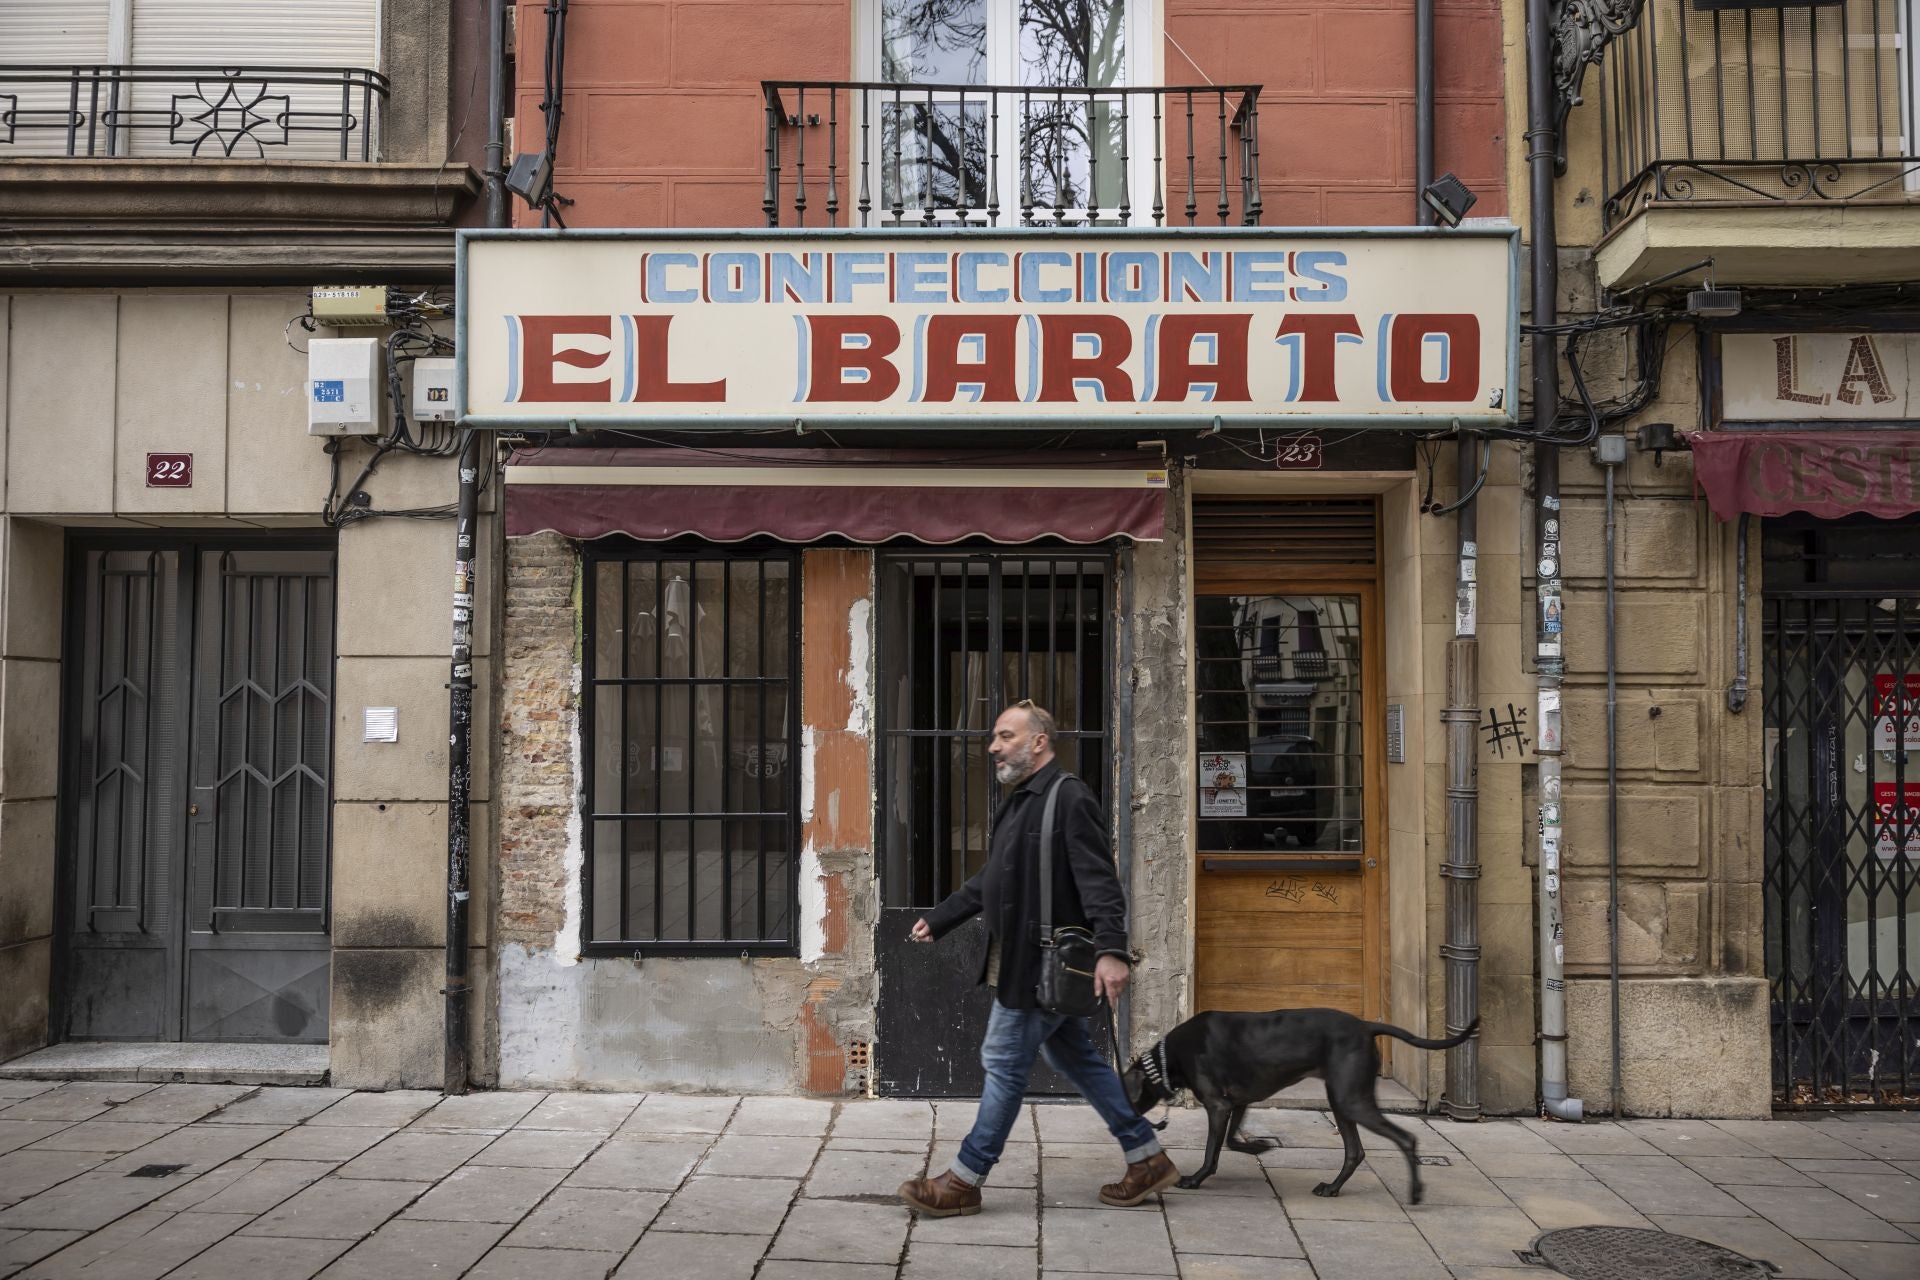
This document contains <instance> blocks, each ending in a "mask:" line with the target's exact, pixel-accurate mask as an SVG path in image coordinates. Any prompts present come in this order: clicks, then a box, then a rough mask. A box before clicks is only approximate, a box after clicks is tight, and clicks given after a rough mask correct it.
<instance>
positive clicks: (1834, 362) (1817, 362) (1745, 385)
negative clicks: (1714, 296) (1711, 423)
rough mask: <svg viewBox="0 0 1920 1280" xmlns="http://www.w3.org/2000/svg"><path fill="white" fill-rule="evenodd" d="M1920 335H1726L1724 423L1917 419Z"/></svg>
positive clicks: (1722, 353)
mask: <svg viewBox="0 0 1920 1280" xmlns="http://www.w3.org/2000/svg"><path fill="white" fill-rule="evenodd" d="M1916 344H1920V333H1729V334H1723V335H1722V336H1721V338H1720V368H1721V379H1722V384H1723V388H1724V390H1723V407H1722V410H1721V419H1722V421H1725V422H1814V421H1819V422H1825V421H1847V422H1898V421H1901V420H1903V419H1907V418H1912V417H1914V416H1915V410H1914V405H1913V399H1914V396H1913V387H1912V385H1911V379H1912V377H1913V372H1914V371H1915V370H1916V369H1920V359H1915V356H1914V352H1915V347H1916Z"/></svg>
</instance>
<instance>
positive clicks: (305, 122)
mask: <svg viewBox="0 0 1920 1280" xmlns="http://www.w3.org/2000/svg"><path fill="white" fill-rule="evenodd" d="M387 91H388V81H387V78H386V77H385V76H383V75H381V74H380V73H379V72H377V71H370V70H367V69H366V68H364V67H297V66H289V67H219V66H197V65H165V66H162V65H152V66H147V65H142V66H118V65H112V66H108V65H92V66H64V65H45V64H7V63H0V147H17V148H19V149H20V150H19V152H18V154H22V155H61V156H68V157H76V158H77V157H82V156H85V157H113V156H125V155H127V154H129V152H130V149H131V148H132V146H133V143H134V139H135V138H136V137H137V136H152V137H159V138H160V139H161V141H162V142H164V144H165V150H163V151H162V152H161V154H162V155H165V154H168V153H169V152H172V153H176V154H181V155H189V156H201V157H207V158H221V159H255V160H264V159H266V158H268V156H269V155H270V154H272V153H273V152H274V151H275V150H279V149H285V148H295V147H297V146H298V145H299V139H300V138H302V137H305V136H313V137H331V138H334V139H336V140H337V143H338V145H337V148H330V149H332V150H336V151H337V156H336V157H335V158H337V159H339V160H342V161H358V162H361V163H366V162H370V161H372V160H373V159H374V158H375V154H376V153H375V141H374V139H375V135H376V134H377V133H378V132H379V117H378V114H377V113H378V112H380V111H383V110H384V109H385V107H386V102H387ZM0 154H4V153H0ZM296 158H297V157H296Z"/></svg>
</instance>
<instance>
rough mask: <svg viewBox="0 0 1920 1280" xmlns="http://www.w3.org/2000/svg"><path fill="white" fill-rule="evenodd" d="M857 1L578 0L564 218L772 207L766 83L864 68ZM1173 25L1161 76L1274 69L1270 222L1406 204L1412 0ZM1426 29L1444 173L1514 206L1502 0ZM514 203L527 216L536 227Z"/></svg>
mask: <svg viewBox="0 0 1920 1280" xmlns="http://www.w3.org/2000/svg"><path fill="white" fill-rule="evenodd" d="M854 13H855V6H854V4H853V3H852V0H573V2H572V4H571V6H570V8H569V20H568V26H567V68H566V78H567V95H566V102H565V116H564V118H563V121H562V124H561V130H560V150H559V158H558V162H557V166H556V179H555V185H556V187H557V189H558V190H559V191H560V193H561V194H562V195H565V196H568V197H571V198H572V199H573V200H574V201H576V203H575V205H574V206H573V207H572V208H570V209H567V210H565V211H564V215H563V216H565V218H566V219H567V224H568V225H569V226H575V227H606V226H631V227H647V226H682V227H702V226H710V227H720V226H746V227H751V226H760V225H763V223H764V217H763V214H762V211H761V200H762V196H763V190H764V174H763V170H762V163H763V151H762V148H763V145H764V140H765V114H764V111H763V108H762V103H761V97H760V81H761V80H763V79H781V80H803V79H817V80H843V79H851V78H853V71H854V69H853V67H852V47H853V35H852V24H853V22H854ZM518 17H519V26H518V32H519V48H518V79H519V89H518V94H517V102H516V107H515V138H514V150H516V151H531V150H537V149H538V148H539V146H540V139H541V137H542V133H543V130H544V127H545V126H544V122H543V119H542V117H541V114H540V111H539V104H540V99H541V64H542V52H543V48H544V43H545V32H546V15H545V4H544V3H524V4H522V5H520V9H519V15H518ZM1164 30H1165V35H1166V37H1167V38H1166V41H1165V52H1164V64H1163V65H1164V67H1165V80H1166V82H1167V83H1169V84H1204V83H1206V82H1207V81H1208V80H1209V79H1210V80H1212V81H1213V82H1215V83H1221V84H1227V83H1258V84H1261V85H1264V86H1265V88H1264V90H1263V92H1262V94H1261V98H1260V139H1261V162H1260V172H1261V190H1262V198H1263V200H1264V202H1265V206H1266V208H1265V216H1264V217H1263V219H1262V221H1263V222H1264V223H1265V224H1266V225H1268V226H1285V225H1299V226H1315V225H1391V224H1400V223H1407V222H1411V221H1412V220H1413V207H1414V206H1413V191H1412V188H1413V164H1414V161H1413V122H1414V116H1413V4H1412V0H1351V2H1348V3H1342V2H1341V0H1165V9H1164ZM1435 38H1436V46H1437V53H1436V67H1435V83H1436V86H1437V90H1436V101H1437V105H1436V112H1435V148H1434V149H1435V166H1436V170H1435V171H1436V172H1437V173H1444V172H1446V171H1447V170H1449V169H1451V170H1453V171H1454V172H1455V173H1457V174H1459V175H1460V177H1461V179H1462V180H1463V181H1465V182H1466V183H1467V185H1468V186H1470V187H1472V188H1473V189H1474V190H1475V191H1476V192H1477V193H1478V194H1479V197H1480V201H1479V203H1478V204H1477V205H1476V206H1475V207H1474V210H1473V215H1474V216H1476V217H1480V216H1497V215H1500V214H1504V213H1505V212H1506V211H1507V200H1506V190H1505V181H1504V176H1505V162H1504V155H1505V146H1506V143H1505V138H1504V133H1505V128H1506V117H1505V112H1504V109H1503V107H1502V101H1501V86H1502V56H1503V55H1502V49H1501V38H1500V9H1499V5H1498V2H1497V0H1436V17H1435ZM812 109H813V106H812V103H811V102H810V105H809V110H812ZM813 133H814V136H813V138H811V139H810V141H809V146H810V147H812V148H813V151H812V160H813V167H812V169H811V171H810V176H811V178H812V181H813V182H814V183H815V184H816V191H815V193H814V198H815V200H816V201H818V200H819V199H821V198H823V196H824V192H823V191H819V190H818V189H817V184H819V183H820V182H821V181H822V178H823V176H824V175H823V174H822V172H821V170H820V168H819V163H820V160H821V151H822V150H823V146H822V142H821V141H820V140H819V139H820V136H821V135H820V131H813ZM845 146H846V140H845V139H844V138H843V140H842V149H843V150H844V148H845ZM791 159H792V157H791V155H789V156H788V158H787V162H788V163H789V164H790V163H791ZM1169 177H1170V178H1171V177H1172V174H1171V173H1170V174H1169ZM789 179H790V174H789ZM842 181H843V183H844V181H845V176H844V174H843V177H842ZM850 198H851V193H850V192H848V191H847V190H846V189H845V187H844V186H843V187H842V190H841V199H842V201H843V203H844V202H848V201H849V200H850ZM515 203H516V211H515V216H516V219H517V222H518V224H519V225H522V226H532V225H538V221H539V219H538V216H537V215H531V216H530V215H529V213H528V211H527V209H526V208H525V207H524V206H523V205H520V204H519V202H518V201H516V202H515ZM818 207H819V206H818V204H817V203H816V204H815V206H814V208H815V210H816V214H817V210H818ZM1204 207H1205V206H1204V205H1203V208H1204ZM788 220H789V221H791V218H790V217H789V219H788ZM814 221H818V219H817V216H816V217H815V218H810V219H809V222H814ZM842 225H845V219H844V218H843V219H842Z"/></svg>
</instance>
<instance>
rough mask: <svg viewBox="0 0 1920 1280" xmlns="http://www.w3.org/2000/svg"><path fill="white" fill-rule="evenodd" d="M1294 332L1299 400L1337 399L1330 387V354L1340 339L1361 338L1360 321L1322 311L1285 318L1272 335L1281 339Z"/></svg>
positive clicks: (1337, 345) (1335, 389) (1332, 385)
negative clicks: (1298, 371)
mask: <svg viewBox="0 0 1920 1280" xmlns="http://www.w3.org/2000/svg"><path fill="white" fill-rule="evenodd" d="M1295 333H1297V334H1299V335H1300V399H1301V400H1338V399H1339V398H1340V391H1339V388H1338V387H1336V386H1335V385H1334V376H1333V353H1334V352H1335V350H1337V349H1338V347H1339V340H1340V339H1341V338H1343V337H1347V338H1358V337H1360V336H1362V335H1361V332H1360V321H1359V320H1357V319H1356V318H1354V317H1353V316H1350V315H1329V314H1326V313H1322V312H1315V313H1313V314H1311V315H1289V316H1288V317H1287V318H1286V319H1285V320H1282V321H1281V322H1280V329H1279V332H1277V333H1276V334H1275V335H1274V336H1275V337H1278V338H1284V337H1287V336H1288V335H1289V334H1295Z"/></svg>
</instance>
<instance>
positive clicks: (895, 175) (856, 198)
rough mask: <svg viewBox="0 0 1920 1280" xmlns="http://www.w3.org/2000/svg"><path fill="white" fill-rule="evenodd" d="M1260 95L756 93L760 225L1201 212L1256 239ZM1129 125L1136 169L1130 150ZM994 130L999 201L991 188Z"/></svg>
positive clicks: (1145, 91)
mask: <svg viewBox="0 0 1920 1280" xmlns="http://www.w3.org/2000/svg"><path fill="white" fill-rule="evenodd" d="M1260 88H1261V86H1259V85H1193V86H1187V85H1181V86H1139V87H1126V86H1120V87H1108V88H1065V87H1063V88H1037V87H1033V86H1027V85H967V84H919V83H915V84H906V83H897V82H893V81H877V80H876V81H865V80H845V81H825V80H821V81H772V80H768V81H763V82H762V83H761V93H762V96H763V98H764V103H765V116H766V120H765V132H764V137H763V138H762V150H763V152H764V156H765V179H766V183H765V192H764V195H763V196H762V200H761V207H762V210H763V211H764V213H765V215H766V219H767V225H768V226H770V227H777V226H780V225H782V219H783V217H786V216H789V215H790V216H791V219H792V221H791V225H793V226H800V227H804V226H809V225H825V226H828V227H837V226H842V225H846V226H860V227H869V226H873V225H876V223H877V224H878V225H881V226H910V225H921V226H940V225H973V226H989V227H997V226H1000V225H1001V219H1002V216H1003V215H1005V214H1011V215H1012V225H1015V226H1023V227H1031V226H1088V227H1093V226H1127V225H1132V224H1133V223H1135V222H1136V220H1137V219H1138V218H1150V219H1151V223H1152V225H1153V226H1163V225H1165V224H1166V223H1167V222H1168V221H1169V220H1170V219H1173V220H1177V219H1178V218H1179V217H1180V216H1181V215H1182V214H1184V217H1185V220H1186V225H1188V226H1198V225H1199V224H1200V220H1201V212H1202V209H1203V208H1205V209H1207V210H1208V212H1209V213H1210V214H1211V215H1212V217H1213V218H1214V219H1215V220H1216V221H1217V222H1218V223H1219V225H1221V226H1228V225H1231V224H1234V223H1238V224H1239V225H1242V226H1257V225H1259V223H1260V219H1261V215H1262V212H1263V198H1262V194H1261V189H1260V127H1259V125H1260V107H1259V99H1260ZM1143 113H1146V114H1147V115H1150V116H1151V121H1152V127H1151V130H1150V131H1149V132H1150V133H1151V136H1152V155H1151V162H1150V163H1143V161H1145V160H1146V159H1147V158H1146V157H1141V156H1138V155H1136V154H1135V151H1134V142H1135V138H1134V133H1135V126H1136V125H1137V124H1140V123H1142V121H1143ZM1005 124H1010V125H1011V127H1012V129H1013V131H1014V137H1013V139H1012V142H1013V146H1014V151H1013V154H1014V155H1017V156H1018V157H1019V163H1018V165H1017V175H1008V176H1009V177H1015V178H1016V185H1017V188H1018V189H1017V191H1015V192H1013V193H1008V192H1006V191H1004V190H1002V186H1001V184H1002V170H1003V168H1004V166H1003V165H1002V163H1001V158H1002V154H1003V152H1002V145H1001V144H1002V141H1003V139H1002V132H1003V126H1004V125H1005ZM876 126H877V128H876ZM1180 139H1184V150H1182V151H1173V150H1171V147H1172V146H1173V145H1174V143H1175V142H1177V141H1179V140H1180ZM822 152H824V158H823V157H822ZM809 153H811V158H810V157H809ZM823 169H824V175H823V176H820V175H821V171H822V170H823ZM1209 169H1210V171H1209ZM849 174H851V177H852V181H851V182H849V181H848V175H849ZM816 183H818V184H819V191H818V194H819V199H818V200H816V199H815V185H814V184H816ZM843 192H845V193H846V195H845V196H844V197H843V194H842V193H843ZM1010 194H1011V196H1012V207H1011V208H1008V203H1009V195H1010ZM812 210H817V211H818V212H817V214H810V211H812ZM810 218H811V220H810Z"/></svg>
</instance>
